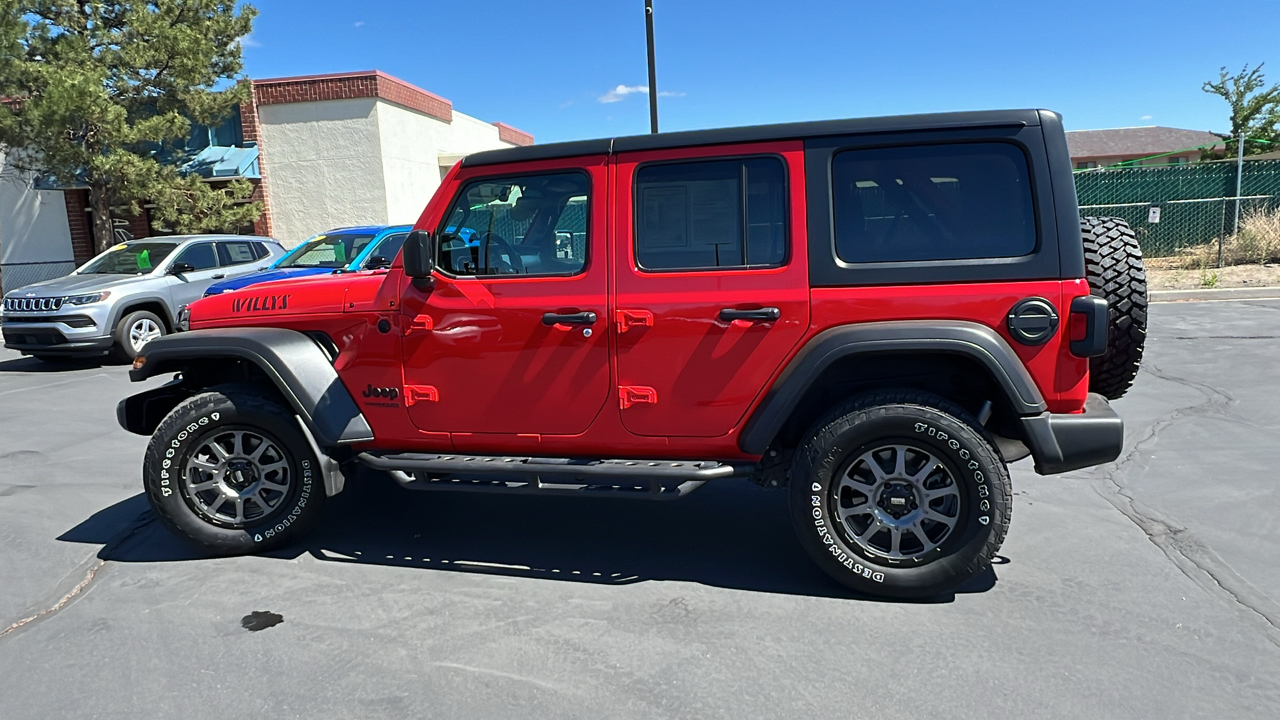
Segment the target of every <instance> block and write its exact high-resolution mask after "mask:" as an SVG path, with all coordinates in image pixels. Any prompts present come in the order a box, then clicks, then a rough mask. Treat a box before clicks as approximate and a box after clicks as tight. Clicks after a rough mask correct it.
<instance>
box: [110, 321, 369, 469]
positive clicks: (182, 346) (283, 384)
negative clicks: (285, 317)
mask: <svg viewBox="0 0 1280 720" xmlns="http://www.w3.org/2000/svg"><path fill="white" fill-rule="evenodd" d="M143 354H144V355H145V356H146V359H147V361H146V364H145V365H143V367H142V368H141V369H139V370H131V371H130V372H129V378H130V379H131V380H133V381H134V382H138V381H140V380H146V379H147V378H149V377H153V376H155V375H160V374H163V373H166V372H181V371H182V369H183V366H184V365H185V363H186V361H189V360H192V359H200V360H208V359H212V358H219V357H223V358H238V359H241V360H247V361H248V362H251V363H253V364H254V365H257V366H258V367H259V368H261V369H262V371H263V372H265V373H266V374H267V377H269V378H271V380H272V382H274V383H275V385H276V387H278V388H279V389H280V392H281V393H282V394H283V395H284V397H285V399H286V400H288V402H289V404H290V405H291V406H292V407H293V409H294V410H295V411H296V412H297V413H298V414H299V415H300V416H301V417H302V419H303V422H304V423H306V425H307V427H308V428H309V429H310V430H311V432H312V433H313V434H314V435H315V438H316V441H317V442H318V443H320V445H322V446H332V445H338V444H346V443H356V442H366V441H369V440H372V439H373V430H372V429H371V428H370V427H369V423H368V421H367V420H365V417H364V414H363V413H361V412H360V408H359V407H358V406H357V405H356V403H355V400H353V399H352V398H351V394H350V393H349V392H347V388H346V387H345V386H344V385H343V384H342V381H341V380H340V379H339V378H338V372H337V371H336V370H334V368H333V365H332V364H330V362H329V358H328V357H327V356H326V355H325V352H324V350H322V349H321V348H320V346H319V345H317V344H316V342H315V341H314V340H312V339H311V338H309V337H307V336H306V335H304V334H303V333H300V332H297V331H294V330H286V329H284V328H265V327H261V328H253V327H250V328H227V329H215V330H193V331H191V332H184V333H180V334H177V335H167V336H165V337H162V338H159V339H157V340H152V341H151V342H149V343H147V346H146V347H145V348H143ZM125 429H129V428H128V427H127V426H126V428H125Z"/></svg>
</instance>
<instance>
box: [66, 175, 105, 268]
mask: <svg viewBox="0 0 1280 720" xmlns="http://www.w3.org/2000/svg"><path fill="white" fill-rule="evenodd" d="M62 200H63V202H65V203H66V204H67V229H68V230H70V231H71V256H72V257H73V258H75V261H76V264H77V265H80V264H82V263H84V262H87V261H88V260H89V259H90V258H92V257H93V256H94V255H96V254H97V253H95V252H94V251H93V231H92V230H91V229H90V227H89V213H88V212H86V209H87V208H88V207H89V191H88V190H63V191H62Z"/></svg>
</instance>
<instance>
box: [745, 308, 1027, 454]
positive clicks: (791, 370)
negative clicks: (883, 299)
mask: <svg viewBox="0 0 1280 720" xmlns="http://www.w3.org/2000/svg"><path fill="white" fill-rule="evenodd" d="M890 352H919V353H938V352H941V353H953V354H957V355H963V356H965V357H968V358H970V359H972V360H976V361H977V362H978V363H979V364H981V365H982V366H983V367H985V368H986V369H987V370H988V371H989V372H990V373H991V375H992V377H993V378H995V380H996V382H997V383H998V384H999V386H1000V388H1001V389H1002V390H1003V391H1004V395H1005V397H1006V399H1007V400H1008V402H1009V404H1010V406H1011V407H1012V408H1013V410H1014V411H1015V412H1016V413H1017V414H1018V415H1038V414H1040V413H1043V412H1045V411H1046V410H1047V409H1048V407H1047V405H1046V404H1045V401H1044V397H1043V396H1041V394H1040V390H1039V389H1038V388H1037V387H1036V384H1035V381H1034V380H1033V379H1032V378H1031V375H1030V373H1028V372H1027V368H1026V366H1025V365H1023V363H1022V360H1021V359H1020V358H1019V357H1018V355H1017V353H1015V352H1014V351H1013V348H1011V347H1009V343H1007V342H1005V340H1004V338H1002V337H1000V336H999V335H998V334H996V332H995V331H994V330H992V329H991V328H989V327H987V326H985V325H980V324H978V323H973V322H964V321H935V320H904V321H891V322H869V323H859V324H856V325H842V326H839V327H834V328H831V329H829V330H824V331H823V332H821V333H819V334H818V335H816V336H814V337H813V339H811V340H810V341H809V342H807V343H806V344H805V345H804V347H803V348H801V349H800V352H799V353H797V354H796V356H795V357H794V358H792V360H791V362H789V363H788V364H787V367H786V368H785V369H784V370H783V371H782V374H781V375H779V376H778V379H777V381H776V382H775V383H774V384H773V386H772V387H771V388H770V389H769V392H768V393H767V394H766V395H765V397H764V399H763V400H762V401H761V402H760V404H759V405H758V406H757V407H756V409H755V411H754V412H753V413H752V414H751V417H750V419H749V420H748V421H747V423H746V425H745V426H744V427H743V430H742V433H741V435H739V437H738V447H739V448H740V449H741V450H742V451H743V452H745V453H749V454H751V455H763V454H764V453H765V452H766V451H767V450H768V448H769V444H770V443H772V442H773V439H774V438H775V437H776V436H777V434H778V432H779V431H780V430H782V428H783V426H784V425H785V424H786V422H787V420H788V419H789V418H790V416H791V413H792V412H793V411H794V410H795V409H796V407H797V405H798V404H799V403H800V400H801V399H802V398H803V397H804V395H805V393H806V392H807V391H808V390H809V388H810V387H811V385H812V383H813V381H814V379H815V378H817V377H819V376H820V375H821V374H822V372H823V371H824V370H826V369H827V368H828V367H829V366H830V365H831V364H832V363H834V362H836V361H837V360H839V359H841V358H844V357H848V356H850V355H857V354H870V353H890Z"/></svg>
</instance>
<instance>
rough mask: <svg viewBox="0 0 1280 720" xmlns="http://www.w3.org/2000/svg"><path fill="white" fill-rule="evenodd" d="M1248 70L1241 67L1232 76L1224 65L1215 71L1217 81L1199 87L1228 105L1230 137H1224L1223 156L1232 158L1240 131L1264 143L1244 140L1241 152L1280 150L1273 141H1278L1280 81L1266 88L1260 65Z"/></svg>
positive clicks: (1279, 130)
mask: <svg viewBox="0 0 1280 720" xmlns="http://www.w3.org/2000/svg"><path fill="white" fill-rule="evenodd" d="M1265 64H1266V63H1260V64H1259V65H1258V67H1256V68H1253V69H1252V70H1250V69H1249V66H1248V65H1245V66H1244V69H1243V70H1241V71H1240V72H1239V73H1238V74H1236V75H1231V74H1228V73H1227V69H1226V68H1225V67H1224V68H1222V69H1221V70H1220V71H1219V72H1218V81H1217V82H1213V81H1208V82H1205V83H1204V85H1202V86H1201V87H1200V89H1201V90H1204V91H1205V92H1207V93H1209V94H1211V95H1217V96H1218V97H1220V98H1222V99H1223V100H1226V101H1227V104H1228V105H1230V106H1231V136H1230V137H1229V138H1224V139H1225V140H1226V141H1227V142H1226V145H1227V151H1226V155H1227V156H1228V157H1235V155H1236V143H1237V142H1239V140H1238V138H1239V137H1240V135H1241V134H1243V135H1244V136H1245V137H1246V138H1248V139H1252V140H1265V141H1266V142H1246V143H1245V144H1244V154H1245V155H1257V154H1260V153H1264V152H1268V151H1271V150H1277V149H1280V146H1278V145H1276V144H1275V143H1277V142H1280V83H1277V84H1275V85H1272V86H1271V87H1266V78H1265V77H1264V76H1263V74H1262V66H1263V65H1265Z"/></svg>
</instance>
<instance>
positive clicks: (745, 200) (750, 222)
mask: <svg viewBox="0 0 1280 720" xmlns="http://www.w3.org/2000/svg"><path fill="white" fill-rule="evenodd" d="M783 173H784V168H783V164H782V161H781V160H779V159H778V158H750V159H746V160H716V161H709V162H692V163H675V164H669V165H649V166H646V167H642V168H640V169H639V170H638V171H637V172H636V194H635V202H636V227H635V232H636V240H635V243H636V262H637V263H638V264H639V266H640V267H642V268H645V269H648V270H689V269H695V268H713V267H748V266H773V265H779V264H781V263H782V262H784V261H785V259H786V252H787V232H786V216H787V207H786V198H785V193H786V181H785V177H784V174H783ZM744 189H745V190H744Z"/></svg>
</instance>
